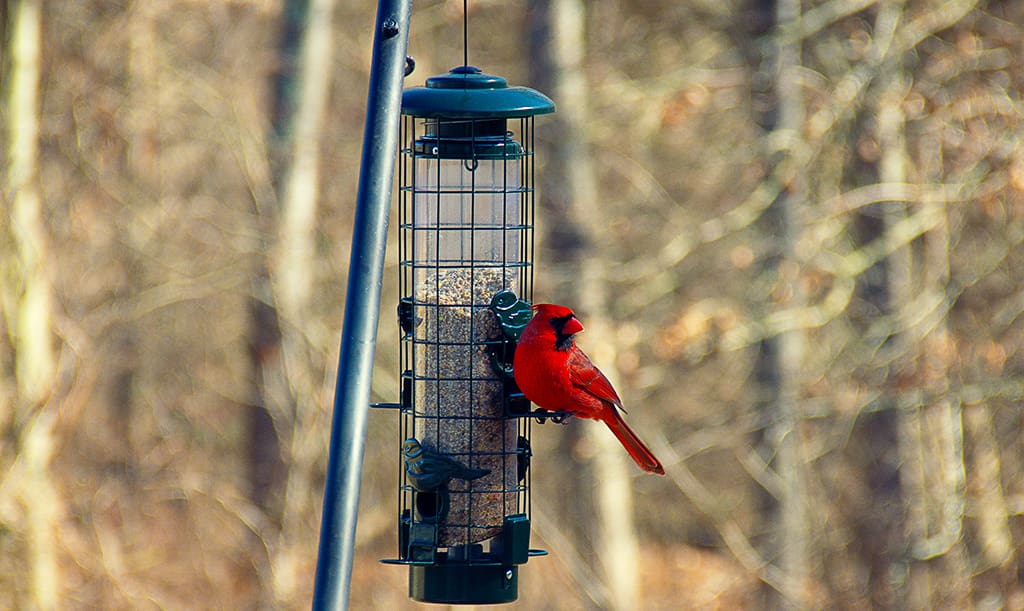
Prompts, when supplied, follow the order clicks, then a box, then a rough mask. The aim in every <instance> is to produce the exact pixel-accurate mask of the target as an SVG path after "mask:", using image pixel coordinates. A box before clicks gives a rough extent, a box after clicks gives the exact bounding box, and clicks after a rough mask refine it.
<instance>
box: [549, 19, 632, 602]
mask: <svg viewBox="0 0 1024 611" xmlns="http://www.w3.org/2000/svg"><path fill="white" fill-rule="evenodd" d="M529 11H530V18H531V38H532V44H531V53H532V55H533V57H532V58H531V62H530V65H531V67H532V69H533V73H532V74H531V82H532V83H533V84H535V85H536V86H538V87H540V88H541V89H542V90H544V91H546V92H547V93H549V94H550V95H551V96H552V98H553V99H554V100H555V103H556V104H557V105H558V109H559V112H558V113H557V114H556V115H555V116H554V117H553V118H552V119H546V120H545V123H546V125H545V128H544V129H543V130H540V131H541V132H542V133H544V134H547V137H546V138H545V137H544V136H542V140H543V142H544V144H545V145H546V146H545V148H546V150H545V151H544V153H546V154H547V155H548V158H549V160H548V161H547V162H546V163H544V164H542V166H543V170H542V172H541V175H540V177H539V178H538V183H539V192H540V196H541V198H540V203H541V206H540V207H541V211H540V213H539V214H538V219H540V220H539V221H538V225H539V227H540V230H541V232H542V235H543V236H544V244H545V246H546V248H545V249H544V252H545V253H550V254H551V256H552V257H557V259H558V261H559V263H560V265H559V266H558V270H557V271H558V272H561V275H560V276H559V277H557V279H555V281H554V282H553V283H548V282H544V281H541V282H540V283H539V285H540V286H541V287H545V286H550V287H551V289H552V292H551V295H552V296H553V300H556V301H559V302H561V303H566V304H571V305H572V307H573V308H574V309H575V310H576V312H577V313H579V315H580V317H581V318H583V320H585V321H586V327H587V330H588V333H587V334H586V337H585V339H584V340H583V343H584V344H585V345H586V346H587V349H588V352H589V353H590V356H591V357H592V358H593V359H594V361H595V362H597V363H600V364H601V366H602V368H603V370H604V371H605V373H606V374H607V375H608V377H609V378H610V379H611V380H612V381H613V383H614V382H615V381H616V379H617V377H618V376H617V375H616V368H615V354H616V345H615V333H614V329H613V327H612V323H611V320H610V318H609V315H608V312H609V304H610V302H609V298H608V294H607V286H608V283H607V279H606V278H605V277H604V270H605V269H607V267H608V265H607V263H608V262H607V260H606V259H605V258H604V257H603V256H602V252H603V251H602V249H601V248H600V245H601V244H603V243H606V236H605V232H606V230H605V227H606V223H602V222H601V220H600V219H602V218H603V215H604V211H603V210H602V209H601V206H600V200H599V197H598V193H597V184H596V183H597V176H596V174H595V172H594V168H593V163H592V161H591V156H590V154H589V152H588V150H587V148H588V147H587V130H588V126H589V116H588V109H587V106H588V104H587V100H588V99H589V98H590V91H589V86H588V83H587V78H586V71H585V66H584V57H585V55H586V35H585V25H586V12H585V11H586V9H585V4H584V3H583V2H582V1H581V0H536V1H534V2H532V3H531V5H530V8H529ZM542 154H543V153H542ZM537 273H538V275H541V276H545V275H547V276H548V277H549V278H550V277H551V275H552V274H554V273H557V272H556V268H555V266H554V265H545V264H544V262H543V261H541V262H540V263H539V265H538V271H537ZM545 300H547V298H545ZM634 426H635V423H634ZM573 429H575V430H573ZM581 430H582V432H580V431H581ZM570 431H573V434H572V435H564V436H563V437H562V438H561V441H562V443H561V453H562V454H563V458H562V459H561V460H560V461H558V462H559V463H560V464H565V465H570V464H571V465H574V467H573V468H572V469H568V470H565V471H564V472H562V473H560V474H559V476H560V479H561V480H562V481H560V482H559V489H560V490H562V491H565V492H567V494H563V495H562V496H561V499H562V501H563V502H567V503H569V505H568V506H566V507H564V508H561V510H559V511H558V512H557V514H556V515H562V516H567V517H569V520H571V521H572V522H573V525H574V526H573V529H572V531H571V532H572V533H573V534H574V537H575V540H576V547H577V548H578V549H579V550H580V552H581V554H582V555H583V556H584V557H597V558H600V560H601V567H602V569H603V581H604V583H605V585H606V587H607V592H608V594H607V596H608V599H607V600H601V596H599V595H598V596H593V594H592V596H593V598H594V600H593V602H594V604H596V605H597V606H599V607H602V608H609V609H634V608H637V607H638V605H639V604H640V591H639V581H640V580H639V576H640V573H639V571H640V553H639V543H638V541H637V535H636V526H635V523H634V511H633V492H632V482H631V474H632V466H631V464H630V462H631V461H630V459H629V458H628V455H627V454H626V453H625V452H624V451H623V449H622V447H621V446H620V445H619V443H618V441H617V440H616V439H615V437H614V436H612V435H611V434H610V433H609V431H607V430H605V427H604V426H602V425H600V424H598V423H594V422H586V423H572V426H571V427H570V428H569V429H566V430H563V431H555V432H556V433H558V434H560V435H562V434H563V433H568V432H570ZM580 436H582V439H581V438H580ZM580 446H582V447H584V448H587V450H588V453H592V454H593V456H594V460H593V462H592V463H591V468H589V469H581V468H580V466H579V464H578V463H577V461H576V460H575V455H576V453H577V450H576V448H578V447H580ZM578 499H592V506H591V503H574V502H573V501H574V500H578ZM535 502H536V501H535Z"/></svg>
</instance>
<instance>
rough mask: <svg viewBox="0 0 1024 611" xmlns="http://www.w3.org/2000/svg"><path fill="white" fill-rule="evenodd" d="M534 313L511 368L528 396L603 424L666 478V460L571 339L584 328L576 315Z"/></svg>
mask: <svg viewBox="0 0 1024 611" xmlns="http://www.w3.org/2000/svg"><path fill="white" fill-rule="evenodd" d="M533 309H534V310H535V311H536V314H535V315H534V317H533V319H532V320H531V321H530V323H529V324H527V325H526V328H525V329H523V334H522V336H521V337H520V338H519V344H518V346H517V347H516V354H515V359H514V361H513V364H512V368H513V372H514V375H515V379H516V384H517V385H518V386H519V389H520V390H522V391H523V394H524V395H526V398H527V399H529V400H530V401H532V402H533V403H535V404H537V406H539V407H541V408H542V409H546V410H549V411H554V412H569V413H572V414H574V415H576V416H579V417H581V418H590V419H592V420H600V421H602V422H604V423H605V424H607V425H608V428H609V429H611V431H612V433H613V434H614V435H615V437H616V438H617V439H618V440H619V442H620V443H621V444H622V446H623V447H624V448H626V451H627V452H628V453H629V455H630V456H631V457H632V458H633V460H634V461H635V462H636V464H637V465H639V466H640V468H641V469H643V470H644V471H648V472H650V473H659V474H662V475H664V473H665V469H664V467H662V466H661V462H660V461H659V460H658V459H657V457H655V456H654V454H653V453H652V452H651V451H650V450H649V449H648V448H647V446H645V445H644V444H643V442H642V441H640V439H639V438H638V437H637V436H636V433H634V432H633V431H632V430H631V429H630V428H629V426H628V425H626V421H625V420H623V419H622V416H621V415H619V410H621V411H623V412H625V410H624V409H623V408H622V400H621V399H620V398H619V395H618V393H616V392H615V388H613V387H612V384H611V382H609V381H608V378H607V377H605V375H604V374H603V373H601V370H600V369H598V368H597V367H595V366H594V364H593V363H592V362H591V361H590V358H589V357H587V355H586V354H585V353H584V352H583V351H582V350H580V348H579V347H578V346H576V342H575V341H574V340H573V339H572V336H573V335H575V334H576V333H578V332H580V331H582V330H583V325H582V324H580V322H579V320H578V319H577V318H576V315H575V314H573V312H572V310H570V309H569V308H566V307H564V306H558V305H553V304H548V303H544V304H538V305H535V306H534V307H533Z"/></svg>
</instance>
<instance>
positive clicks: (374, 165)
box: [313, 0, 412, 611]
mask: <svg viewBox="0 0 1024 611" xmlns="http://www.w3.org/2000/svg"><path fill="white" fill-rule="evenodd" d="M411 8H412V1H411V0H380V1H379V2H378V4H377V24H376V30H375V32H374V40H373V63H372V65H371V68H370V86H369V95H368V99H367V103H366V126H365V130H364V133H363V156H362V167H361V169H360V173H359V194H358V199H357V201H356V214H355V226H354V228H353V236H352V255H351V258H350V263H349V276H348V292H347V293H346V295H345V319H344V323H343V327H342V333H341V354H340V356H339V358H338V377H337V386H336V388H335V393H334V417H333V422H332V425H331V444H330V454H329V458H328V461H327V481H326V482H325V484H324V510H323V517H322V519H321V522H320V551H319V555H318V557H317V565H316V586H315V590H314V593H313V609H314V610H315V611H321V610H324V611H326V610H334V609H347V608H348V598H349V585H350V582H351V579H352V554H353V550H354V549H355V540H356V518H357V512H358V510H359V480H360V473H361V471H362V466H363V449H364V447H365V443H366V417H367V412H368V411H369V402H370V382H371V378H372V373H373V352H374V347H375V342H376V335H377V318H378V316H377V312H378V310H379V308H380V292H381V282H382V279H383V275H384V251H385V249H386V247H387V234H388V213H389V209H390V205H391V187H392V182H393V180H394V173H395V155H396V152H397V148H398V131H399V123H400V121H401V112H402V78H403V75H404V70H405V52H406V46H407V44H408V41H409V14H410V12H411Z"/></svg>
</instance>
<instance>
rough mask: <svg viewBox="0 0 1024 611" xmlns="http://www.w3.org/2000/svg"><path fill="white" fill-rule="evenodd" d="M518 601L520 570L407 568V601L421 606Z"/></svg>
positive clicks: (496, 567)
mask: <svg viewBox="0 0 1024 611" xmlns="http://www.w3.org/2000/svg"><path fill="white" fill-rule="evenodd" d="M518 597H519V567H517V566H504V565H502V564H501V563H497V562H496V563H483V564H481V563H474V564H468V563H461V562H453V563H444V564H432V565H424V566H417V565H412V566H410V567H409V598H411V599H413V600H415V601H416V602H421V603H441V604H448V605H495V604H502V603H510V602H514V601H515V600H516V599H517V598H518Z"/></svg>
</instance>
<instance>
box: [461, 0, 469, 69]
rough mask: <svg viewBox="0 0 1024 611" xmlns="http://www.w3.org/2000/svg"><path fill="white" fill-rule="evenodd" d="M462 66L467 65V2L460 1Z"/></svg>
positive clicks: (464, 0) (465, 0)
mask: <svg viewBox="0 0 1024 611" xmlns="http://www.w3.org/2000/svg"><path fill="white" fill-rule="evenodd" d="M462 65H463V66H468V65H469V0H462Z"/></svg>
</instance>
